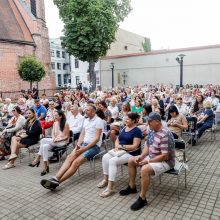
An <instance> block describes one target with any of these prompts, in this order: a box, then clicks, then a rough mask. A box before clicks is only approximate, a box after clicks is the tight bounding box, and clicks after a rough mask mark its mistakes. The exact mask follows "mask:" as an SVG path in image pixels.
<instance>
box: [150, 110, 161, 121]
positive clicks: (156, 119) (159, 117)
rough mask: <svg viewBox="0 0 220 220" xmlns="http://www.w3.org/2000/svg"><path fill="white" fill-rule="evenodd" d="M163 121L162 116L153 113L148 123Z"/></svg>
mask: <svg viewBox="0 0 220 220" xmlns="http://www.w3.org/2000/svg"><path fill="white" fill-rule="evenodd" d="M153 120H155V121H161V116H160V115H159V114H158V113H156V112H151V113H150V114H149V115H148V121H153Z"/></svg>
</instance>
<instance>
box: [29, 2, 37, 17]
mask: <svg viewBox="0 0 220 220" xmlns="http://www.w3.org/2000/svg"><path fill="white" fill-rule="evenodd" d="M30 3H31V13H32V14H33V15H34V16H35V17H37V7H36V0H31V2H30Z"/></svg>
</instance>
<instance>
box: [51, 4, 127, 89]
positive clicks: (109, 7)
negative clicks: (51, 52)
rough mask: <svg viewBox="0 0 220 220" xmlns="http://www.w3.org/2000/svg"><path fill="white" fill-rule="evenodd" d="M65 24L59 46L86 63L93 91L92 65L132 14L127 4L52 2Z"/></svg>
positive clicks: (104, 51) (103, 53)
mask: <svg viewBox="0 0 220 220" xmlns="http://www.w3.org/2000/svg"><path fill="white" fill-rule="evenodd" d="M54 3H55V4H56V5H57V7H58V8H59V13H60V17H61V18H62V20H63V22H64V37H62V44H63V46H64V47H65V48H66V50H67V52H68V53H69V54H70V55H73V56H75V57H77V58H78V59H79V60H82V61H87V62H89V74H90V81H91V82H92V85H93V89H95V87H96V75H95V72H94V67H95V62H97V61H98V60H99V58H100V57H101V56H105V55H106V53H107V51H108V49H109V48H110V45H111V43H112V42H114V40H115V33H116V31H117V29H118V26H119V23H120V22H121V21H123V20H124V18H125V17H126V16H127V15H128V14H129V12H130V11H131V6H130V0H54Z"/></svg>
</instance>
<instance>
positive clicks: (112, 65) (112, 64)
mask: <svg viewBox="0 0 220 220" xmlns="http://www.w3.org/2000/svg"><path fill="white" fill-rule="evenodd" d="M110 68H111V70H112V89H113V88H114V70H115V66H114V63H110Z"/></svg>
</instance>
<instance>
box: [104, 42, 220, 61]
mask: <svg viewBox="0 0 220 220" xmlns="http://www.w3.org/2000/svg"><path fill="white" fill-rule="evenodd" d="M216 48H220V44H215V45H207V46H198V47H187V48H178V49H164V50H154V51H151V52H139V53H130V54H122V55H114V56H106V57H102V58H101V60H109V59H117V58H118V59H120V58H126V57H137V56H147V55H157V54H166V53H177V52H184V51H194V50H206V49H216Z"/></svg>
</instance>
